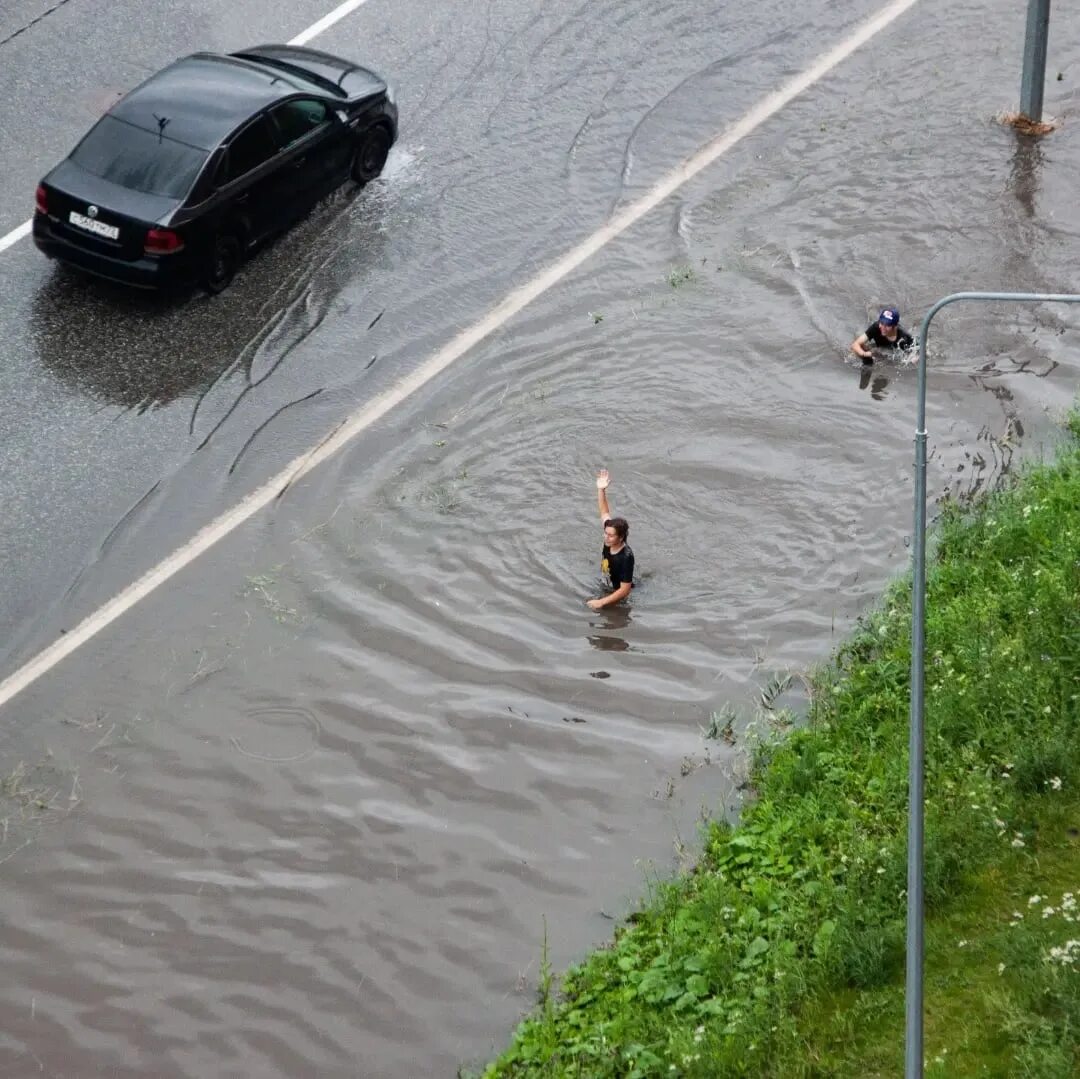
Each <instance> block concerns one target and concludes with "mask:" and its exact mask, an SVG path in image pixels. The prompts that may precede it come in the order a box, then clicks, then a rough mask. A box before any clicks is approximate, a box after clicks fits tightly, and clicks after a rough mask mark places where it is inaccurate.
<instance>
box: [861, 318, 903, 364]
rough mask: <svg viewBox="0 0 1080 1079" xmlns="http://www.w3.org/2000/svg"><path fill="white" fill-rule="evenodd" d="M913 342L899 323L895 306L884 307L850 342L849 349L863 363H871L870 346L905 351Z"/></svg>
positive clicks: (872, 360) (872, 358)
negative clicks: (873, 320)
mask: <svg viewBox="0 0 1080 1079" xmlns="http://www.w3.org/2000/svg"><path fill="white" fill-rule="evenodd" d="M914 344H915V339H914V338H913V337H912V336H911V334H909V333H908V332H907V330H905V329H904V327H903V326H901V325H900V312H899V311H897V310H896V308H895V307H886V308H884V309H883V310H882V312H881V314H880V315H878V319H877V322H871V323H870V325H869V326H867V327H866V329H865V330H864V331H863V332H862V333H861V334H859V336H858V337H856V338H855V340H854V341H852V342H851V351H852V352H854V353H855V355H856V356H859V357H861V358H862V362H863V363H873V362H874V353H873V349H872V348H871V347H870V346H873V347H874V348H887V349H891V350H896V349H899V350H900V351H901V352H907V351H908V349H910V348H911V346H912V345H914Z"/></svg>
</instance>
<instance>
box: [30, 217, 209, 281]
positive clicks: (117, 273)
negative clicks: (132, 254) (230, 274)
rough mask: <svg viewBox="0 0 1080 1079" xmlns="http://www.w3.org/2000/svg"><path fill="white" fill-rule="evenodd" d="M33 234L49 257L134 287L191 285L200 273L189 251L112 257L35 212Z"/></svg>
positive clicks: (40, 249) (39, 246)
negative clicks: (139, 256) (129, 258)
mask: <svg viewBox="0 0 1080 1079" xmlns="http://www.w3.org/2000/svg"><path fill="white" fill-rule="evenodd" d="M61 228H62V226H61ZM33 236H34V243H35V244H36V245H37V248H38V250H39V251H41V252H43V253H44V254H45V255H47V256H48V257H49V258H54V259H59V260H60V261H61V262H65V263H68V264H69V265H71V266H75V267H78V269H80V270H84V271H85V272H86V273H89V274H93V275H94V276H95V277H104V278H107V279H108V280H110V281H118V282H120V283H121V284H124V285H132V286H134V287H135V288H145V289H165V288H174V287H176V286H179V285H186V284H191V283H192V282H193V281H194V280H195V279H196V276H197V274H196V266H195V263H194V260H193V259H192V257H191V254H190V252H188V251H177V252H175V253H173V254H170V255H160V256H154V255H144V256H143V257H142V258H139V259H136V260H134V261H129V260H127V259H119V258H111V257H110V256H108V255H106V254H103V253H102V252H100V251H93V250H90V249H89V248H86V247H83V246H82V245H80V244H77V243H73V242H72V241H71V240H70V239H68V238H67V237H66V236H64V235H63V234H62V232H61V229H60V228H56V227H54V226H53V224H52V222H51V221H50V219H49V218H48V217H47V216H46V215H45V214H41V213H36V214H34V225H33Z"/></svg>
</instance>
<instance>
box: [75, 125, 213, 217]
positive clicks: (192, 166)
mask: <svg viewBox="0 0 1080 1079" xmlns="http://www.w3.org/2000/svg"><path fill="white" fill-rule="evenodd" d="M208 156H209V155H208V154H207V151H206V150H198V149H196V148H195V147H194V146H188V145H187V144H186V143H183V142H177V141H176V140H175V139H170V138H166V137H165V136H164V135H158V134H156V133H151V132H149V131H144V130H143V129H142V128H140V127H134V126H133V125H132V124H128V123H125V122H124V121H123V120H117V119H116V117H114V116H103V117H102V118H101V119H100V120H99V121H98V122H97V124H95V125H94V127H93V128H91V130H90V131H89V133H88V134H87V135H86V137H85V138H84V139H83V140H82V142H80V143H79V145H78V146H76V147H75V149H74V151H72V154H71V160H72V161H74V162H75V164H76V165H78V166H79V167H80V168H84V169H86V171H87V172H89V173H93V175H94V176H100V177H101V178H102V179H103V180H109V181H111V182H112V183H114V184H119V185H120V186H121V187H126V188H128V189H130V190H132V191H142V192H144V193H145V194H147V195H161V196H163V197H165V198H170V199H182V198H183V197H184V196H185V195H186V194H187V193H188V191H189V190H190V189H191V185H192V184H193V183H194V182H195V177H196V176H198V174H199V169H201V168H202V166H203V162H205V161H206V159H207V157H208Z"/></svg>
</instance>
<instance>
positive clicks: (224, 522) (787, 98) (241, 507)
mask: <svg viewBox="0 0 1080 1079" xmlns="http://www.w3.org/2000/svg"><path fill="white" fill-rule="evenodd" d="M917 2H918V0H894V2H893V3H891V4H889V5H887V6H886V7H885V8H883V9H882V10H881V11H880V12H879V13H878V14H877V15H875V16H874V18H872V19H870V20H869V22H866V23H864V24H863V25H862V26H861V27H859V29H857V30H856V31H855V32H854V33H852V34H851V35H850V36H849V37H847V38H845V39H844V40H843V41H842V42H841V43H840V44H839V45H837V46H836V47H835V48H833V49H831V50H830V51H829V52H827V53H825V55H824V56H822V57H821V59H819V60H818V61H817V62H816V63H815V64H813V65H812V66H811V67H809V68H807V69H806V71H804V72H802V74H800V75H796V76H795V77H794V78H793V79H792V80H791V81H790V82H788V83H786V84H785V85H784V86H782V87H781V88H780V89H779V90H775V91H773V93H771V94H769V95H768V96H767V97H765V98H763V99H762V100H761V101H760V102H759V103H758V104H757V105H755V106H754V107H753V108H752V109H751V110H750V111H749V112H748V113H746V115H745V116H743V117H742V119H740V120H738V121H736V123H735V124H733V125H732V126H731V127H730V128H728V129H727V131H725V132H723V133H722V134H720V135H718V136H717V137H716V138H714V139H713V140H712V141H711V142H709V143H707V144H706V145H705V146H703V147H702V148H701V149H700V150H698V152H697V153H696V154H694V155H693V156H692V157H690V158H688V159H687V160H686V161H684V162H683V163H682V164H681V165H679V166H678V168H676V169H674V170H673V171H672V172H670V173H668V175H667V176H665V177H664V178H663V179H662V180H661V181H660V182H659V183H658V184H657V185H656V186H655V187H654V188H652V190H650V191H649V192H647V193H646V194H645V195H642V197H641V198H639V199H638V200H637V201H635V202H633V203H631V204H630V205H629V206H626V207H625V208H624V209H622V210H620V211H619V212H618V213H617V214H616V215H615V216H614V217H613V218H612V219H611V220H610V221H609V222H608V223H607V224H606V225H603V226H602V227H601V228H599V229H597V230H596V232H594V233H593V234H592V235H591V236H588V237H586V238H585V239H584V240H582V241H581V243H579V244H577V245H576V246H575V247H573V248H571V249H570V250H569V251H568V252H567V253H566V254H565V255H563V256H562V257H561V258H560V259H559V260H558V261H557V262H555V263H553V264H552V265H551V266H549V267H548V268H547V269H546V270H542V271H541V272H540V273H539V274H537V275H536V277H534V278H533V279H532V280H531V281H528V282H526V283H525V284H524V285H522V286H521V287H520V288H517V289H515V290H514V291H513V292H511V293H510V294H509V295H507V296H506V297H505V298H504V299H503V300H502V301H501V302H500V303H498V304H497V305H496V306H495V307H494V308H493V309H492V310H491V311H489V312H488V313H487V314H486V315H485V316H484V317H483V318H481V319H480V321H479V322H477V323H474V324H473V325H472V326H470V327H469V328H468V329H466V330H464V331H462V332H461V333H460V334H458V335H457V336H456V337H454V338H452V339H451V340H450V341H449V342H448V343H447V344H445V345H443V346H442V348H440V349H439V350H438V351H437V352H435V354H434V355H432V356H431V357H430V358H429V359H427V360H425V361H424V363H423V364H422V365H421V366H420V367H418V368H417V369H416V370H415V371H413V372H412V373H411V374H410V375H407V376H406V377H405V378H403V379H402V380H401V381H400V382H398V383H397V384H396V385H395V386H392V387H390V388H389V389H388V390H385V391H384V392H383V393H381V394H379V396H377V397H375V398H373V399H372V400H371V401H370V402H369V403H368V404H366V405H365V406H364V407H363V408H361V409H360V410H359V411H358V412H355V413H353V415H352V416H350V417H349V418H348V420H346V421H345V423H343V424H342V425H341V426H340V427H339V428H338V429H337V430H336V431H335V432H334V433H333V434H332V435H331V436H330V437H329V438H327V439H326V440H325V441H324V442H321V443H320V444H319V445H318V446H316V447H315V448H314V449H312V450H309V451H308V452H307V453H305V454H303V455H301V456H300V457H297V458H296V459H295V460H294V461H293V462H292V463H291V464H289V465H288V466H287V467H286V468H284V469H283V470H282V471H281V472H279V473H278V474H277V475H276V476H274V478H273V479H271V480H269V481H268V482H267V483H264V484H263V485H262V486H261V487H259V488H257V489H256V490H254V491H252V492H251V494H249V495H247V496H246V497H245V498H243V499H242V500H241V501H240V502H239V503H238V504H237V505H236V506H234V507H233V508H232V509H231V510H228V511H227V512H226V513H224V514H222V516H220V517H218V518H217V520H215V521H212V522H211V523H210V524H208V525H207V526H206V527H205V528H203V529H202V530H201V531H199V532H197V533H196V534H195V535H194V536H193V537H192V538H191V539H190V540H188V542H187V543H185V544H184V545H183V546H182V547H180V548H179V549H177V550H176V551H174V552H173V553H172V554H171V555H169V556H168V558H166V559H165V560H164V561H163V562H160V563H158V565H156V566H155V567H154V568H153V569H152V570H150V571H149V572H148V573H146V574H145V575H144V576H142V577H140V578H139V579H138V580H137V581H135V582H133V583H132V584H130V585H128V587H127V588H125V589H124V590H123V591H122V592H120V593H119V594H118V595H117V596H115V597H113V599H111V600H109V601H108V602H107V603H106V604H105V605H104V606H102V607H99V608H98V609H97V610H96V611H95V612H94V613H93V614H91V615H90V616H88V617H87V618H86V619H85V620H84V621H82V622H80V623H79V625H77V626H76V627H75V628H74V629H72V630H69V631H68V632H67V633H66V634H64V636H62V637H60V638H59V639H58V640H56V641H54V642H53V643H52V644H51V645H49V646H48V647H47V648H45V649H43V650H42V651H41V652H39V653H38V654H37V655H36V656H35V657H34V658H33V659H31V660H30V661H29V662H28V663H26V664H25V665H24V666H22V667H20V668H19V669H18V670H17V671H15V673H14V674H12V675H9V676H8V677H7V678H6V679H5V680H4V681H3V682H0V707H3V706H4V705H5V704H6V703H7V702H8V701H10V700H11V698H12V697H14V696H15V695H16V694H17V693H19V692H20V691H22V690H24V689H26V687H27V686H29V685H31V684H32V683H33V682H34V681H36V680H37V679H38V678H40V677H41V676H42V675H43V674H45V673H46V672H47V671H49V670H51V669H52V668H53V667H55V666H56V665H57V664H58V663H59V662H60V661H61V660H62V659H64V658H65V657H66V656H69V655H70V654H71V653H72V652H74V651H75V649H76V648H78V647H79V646H80V645H82V644H85V643H86V642H87V641H88V640H90V639H91V638H92V637H94V636H96V635H97V634H98V633H100V632H101V631H102V630H103V629H105V627H106V626H108V625H109V624H110V623H111V622H113V621H114V620H115V619H117V618H119V617H120V616H121V615H122V614H124V613H125V612H126V611H129V610H130V609H131V608H132V607H134V606H135V604H136V603H138V602H139V600H141V599H143V598H144V597H145V596H148V595H149V594H150V593H151V592H153V591H154V590H155V589H156V588H158V587H160V586H161V585H163V584H164V583H165V582H166V581H167V580H169V578H170V577H172V576H173V575H174V574H176V573H179V572H180V570H182V569H183V568H184V567H185V566H188V565H190V564H191V563H192V562H194V561H195V559H196V558H198V557H199V556H200V555H201V554H204V553H205V552H206V551H208V550H209V549H210V548H211V547H213V545H214V544H215V543H217V542H218V540H220V539H224V538H225V537H226V536H227V535H229V533H230V532H232V531H234V530H235V529H236V528H238V527H239V526H240V525H242V524H243V523H244V522H245V521H247V520H248V519H249V518H250V517H252V516H254V514H256V513H258V511H259V510H261V509H262V508H263V507H264V506H266V505H267V504H268V503H270V502H272V501H273V500H274V499H275V498H277V497H278V495H279V494H280V493H281V492H282V490H283V489H284V488H285V487H287V486H288V485H289V484H292V483H295V482H296V481H297V480H299V479H300V478H301V477H303V476H306V475H307V474H308V473H309V472H311V471H312V470H313V469H315V468H317V467H318V466H319V465H320V464H322V463H323V462H324V461H326V460H328V459H329V458H330V457H333V456H334V454H336V453H337V452H338V451H339V450H341V449H343V448H344V447H345V446H347V445H348V444H349V443H350V442H351V441H352V440H353V439H354V438H356V437H357V435H359V434H360V433H361V432H362V431H365V430H367V428H369V427H370V426H371V425H372V424H373V423H375V422H376V420H378V419H380V418H381V417H383V416H385V415H386V413H387V412H389V411H390V410H391V409H392V408H394V407H395V406H396V405H399V404H401V402H402V401H404V400H405V399H406V398H407V397H409V396H410V394H412V393H415V392H416V391H417V390H418V389H420V388H421V387H422V386H424V385H426V384H427V383H428V382H430V381H431V380H432V379H433V378H434V377H435V376H436V375H438V374H440V373H441V372H443V371H445V370H446V368H448V367H449V366H450V365H451V364H452V363H453V362H454V361H455V360H457V359H459V358H460V357H461V356H462V355H463V354H464V353H466V352H468V351H469V349H471V348H472V347H473V346H474V345H476V344H478V343H479V342H481V341H483V340H484V338H485V337H487V336H488V335H489V334H490V333H492V332H493V331H494V330H497V329H498V328H499V327H500V326H502V325H504V324H505V323H506V322H507V321H508V320H509V319H511V318H513V317H514V315H516V314H517V313H518V312H519V311H521V310H522V308H524V307H525V306H527V305H528V304H530V303H532V301H533V300H535V299H536V298H537V297H538V296H541V295H543V293H545V292H547V291H548V289H550V288H551V287H552V286H554V285H556V284H558V283H559V282H560V281H561V280H562V279H563V278H564V277H566V275H567V274H569V273H572V272H573V271H574V270H576V269H577V268H578V267H579V266H580V265H581V264H582V263H583V262H584V261H585V260H586V259H587V258H589V257H590V256H591V255H594V254H595V253H596V252H597V251H599V250H600V249H601V248H602V247H604V246H605V245H606V244H609V243H610V242H611V241H612V240H614V239H615V238H616V237H617V236H619V235H621V234H622V233H623V232H625V231H626V230H627V229H628V228H630V226H631V225H633V224H634V223H635V222H636V221H638V220H640V219H641V218H642V217H644V216H645V214H647V213H648V212H649V211H650V210H652V209H654V208H655V207H656V206H658V205H659V204H660V203H661V202H663V201H664V199H666V198H667V197H668V196H669V195H671V194H672V193H673V192H675V191H677V190H678V189H679V188H680V187H682V186H683V185H684V184H685V183H686V182H687V181H688V180H690V179H691V178H692V177H694V176H696V175H697V174H698V173H699V172H701V170H702V169H704V168H705V167H706V166H708V165H711V164H712V163H713V162H714V161H715V160H716V159H717V158H718V157H720V156H721V154H724V153H726V152H727V151H728V150H730V149H731V147H733V146H734V145H735V144H736V143H738V142H740V141H741V140H742V139H745V138H746V136H747V135H749V134H751V133H752V132H753V131H754V130H755V129H756V128H758V127H759V126H760V125H761V124H763V123H764V122H765V121H766V120H768V119H769V118H770V117H771V116H773V115H775V113H777V112H778V111H779V110H780V109H782V108H783V107H784V106H785V105H787V104H788V103H789V102H791V101H792V100H793V99H794V98H796V97H798V96H799V94H801V93H803V92H804V91H805V90H807V89H809V87H811V86H813V85H814V83H816V82H818V81H819V80H821V79H822V78H824V76H825V75H827V74H828V73H829V72H830V71H832V70H833V69H834V68H836V67H837V66H838V65H840V64H842V63H843V62H844V61H845V60H846V59H847V58H848V57H849V56H850V55H851V54H852V53H853V52H854V51H855V50H856V49H858V48H859V47H860V46H862V45H865V44H866V42H868V41H869V40H870V39H871V38H872V37H874V35H875V34H878V33H880V32H881V31H882V30H884V29H885V27H887V26H888V25H889V24H890V23H891V22H893V20H894V19H896V18H897V17H898V16H900V15H902V14H903V13H904V12H905V11H907V10H908V8H910V7H913V6H914V5H915V4H916V3H917Z"/></svg>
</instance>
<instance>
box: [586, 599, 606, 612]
mask: <svg viewBox="0 0 1080 1079" xmlns="http://www.w3.org/2000/svg"><path fill="white" fill-rule="evenodd" d="M585 602H586V603H587V604H588V605H589V606H590V607H591V608H592V609H593V610H594V611H600V610H603V607H604V601H603V600H602V599H587V600H586V601H585Z"/></svg>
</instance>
